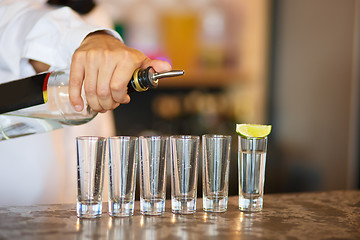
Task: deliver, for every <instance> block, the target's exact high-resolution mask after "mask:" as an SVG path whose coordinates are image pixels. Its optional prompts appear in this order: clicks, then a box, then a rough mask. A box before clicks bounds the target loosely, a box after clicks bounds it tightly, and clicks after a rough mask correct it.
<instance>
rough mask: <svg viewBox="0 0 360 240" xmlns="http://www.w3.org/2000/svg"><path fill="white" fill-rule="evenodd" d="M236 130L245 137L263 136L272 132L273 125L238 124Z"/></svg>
mask: <svg viewBox="0 0 360 240" xmlns="http://www.w3.org/2000/svg"><path fill="white" fill-rule="evenodd" d="M236 132H237V133H238V134H239V135H240V136H242V137H245V138H263V137H266V136H268V135H269V134H270V132H271V125H260V124H246V123H243V124H236Z"/></svg>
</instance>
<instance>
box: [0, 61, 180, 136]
mask: <svg viewBox="0 0 360 240" xmlns="http://www.w3.org/2000/svg"><path fill="white" fill-rule="evenodd" d="M183 74H184V71H182V70H180V71H179V70H173V71H169V72H165V73H156V72H154V70H153V68H151V67H149V68H147V69H144V70H141V69H137V70H136V71H135V72H134V74H133V76H132V78H131V80H130V81H129V84H128V93H131V92H135V91H136V92H142V91H146V90H148V89H151V88H156V87H157V85H158V80H159V79H161V78H165V77H174V76H180V75H183ZM68 89H69V70H64V71H55V72H45V73H41V74H37V75H34V76H31V77H28V78H24V79H20V80H16V81H11V82H8V83H4V84H0V141H2V140H6V139H11V138H16V137H21V136H25V135H30V134H36V133H41V132H47V131H51V130H54V129H58V128H62V127H64V126H67V125H80V124H84V123H87V122H89V121H91V120H92V119H93V118H94V117H95V116H96V115H97V112H95V111H93V110H92V109H91V108H90V106H89V105H88V104H87V102H86V98H85V93H84V90H83V91H82V94H81V95H82V97H83V100H84V108H83V110H82V111H81V112H77V111H75V110H74V108H73V107H72V105H71V104H70V101H69V91H68Z"/></svg>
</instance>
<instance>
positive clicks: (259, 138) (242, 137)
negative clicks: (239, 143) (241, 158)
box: [238, 135, 268, 140]
mask: <svg viewBox="0 0 360 240" xmlns="http://www.w3.org/2000/svg"><path fill="white" fill-rule="evenodd" d="M238 137H239V138H241V139H245V140H262V139H268V136H266V137H245V136H241V135H238Z"/></svg>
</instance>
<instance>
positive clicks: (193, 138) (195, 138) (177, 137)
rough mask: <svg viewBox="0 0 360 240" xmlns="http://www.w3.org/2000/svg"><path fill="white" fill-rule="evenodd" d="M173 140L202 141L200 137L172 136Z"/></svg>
mask: <svg viewBox="0 0 360 240" xmlns="http://www.w3.org/2000/svg"><path fill="white" fill-rule="evenodd" d="M170 138H171V139H182V140H197V139H200V136H198V135H172V136H170Z"/></svg>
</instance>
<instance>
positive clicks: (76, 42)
mask: <svg viewBox="0 0 360 240" xmlns="http://www.w3.org/2000/svg"><path fill="white" fill-rule="evenodd" d="M61 2H63V3H64V5H69V6H72V7H73V9H75V10H77V9H76V6H87V10H85V11H83V10H84V8H81V9H82V11H81V14H82V16H81V17H80V16H79V15H78V14H77V13H75V11H74V10H73V9H71V8H70V7H59V4H60V5H61ZM49 3H51V4H49ZM49 3H47V2H46V1H45V0H43V1H42V0H29V1H23V0H0V83H4V82H7V81H11V80H14V79H20V78H24V77H27V76H31V75H34V74H36V73H39V72H43V71H47V70H57V69H64V68H70V79H69V94H70V101H71V103H72V105H73V106H74V109H76V110H78V111H81V109H82V108H83V102H82V99H81V96H80V90H81V87H82V85H84V89H85V95H86V99H87V101H88V103H89V105H90V107H91V108H92V109H94V110H95V111H98V112H101V113H103V114H98V116H97V117H96V118H95V119H94V120H93V121H92V122H90V123H88V124H85V125H84V126H78V127H70V128H65V129H60V130H56V131H53V132H49V133H42V134H37V135H31V136H26V137H21V138H17V139H11V140H7V141H2V142H0V166H1V167H0V206H5V205H28V204H53V203H73V202H75V201H76V150H75V136H78V135H101V136H110V135H113V134H114V133H115V132H114V124H113V119H112V117H111V111H109V110H113V109H115V108H116V107H118V106H119V105H120V104H123V103H128V102H129V101H130V97H129V95H128V94H127V88H126V86H127V84H128V82H129V80H130V78H131V75H132V73H133V72H134V71H135V70H136V69H137V68H146V67H148V66H152V67H153V68H154V69H155V71H157V72H165V71H169V70H171V66H170V65H169V64H168V63H167V62H164V61H160V60H151V59H149V58H148V57H147V56H145V55H144V54H143V53H141V52H140V51H138V50H136V49H132V48H129V47H127V46H126V45H125V44H124V43H123V42H122V40H121V37H120V36H119V35H118V34H117V33H116V32H115V31H113V30H111V26H109V24H106V23H111V21H110V20H109V19H108V18H107V19H108V20H107V21H105V22H106V23H105V24H103V23H101V21H100V20H99V19H101V18H103V19H106V17H107V15H106V13H105V12H104V11H102V10H101V8H100V7H99V6H97V7H95V3H94V2H93V1H84V0H77V1H76V0H75V1H49ZM55 5H56V6H55ZM101 12H102V13H101ZM99 17H100V18H99ZM104 17H105V18H104ZM84 19H86V21H87V22H85V21H84ZM95 19H96V20H95ZM89 21H92V22H93V23H95V25H94V24H90V23H89ZM96 25H97V26H96ZM106 25H107V26H106ZM106 112H107V113H106ZM105 113H106V114H110V115H109V116H110V118H109V117H105V116H106V115H105Z"/></svg>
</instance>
